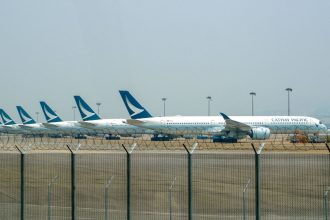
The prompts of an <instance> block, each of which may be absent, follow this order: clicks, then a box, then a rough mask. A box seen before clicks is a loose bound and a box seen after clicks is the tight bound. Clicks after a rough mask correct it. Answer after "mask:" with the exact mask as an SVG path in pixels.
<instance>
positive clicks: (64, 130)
mask: <svg viewBox="0 0 330 220" xmlns="http://www.w3.org/2000/svg"><path fill="white" fill-rule="evenodd" d="M40 106H41V109H42V111H43V113H44V115H45V118H46V121H47V123H42V125H43V126H45V127H46V128H48V129H51V130H54V131H56V132H57V134H59V135H72V136H74V137H75V138H86V137H85V135H94V134H95V132H94V131H92V130H90V129H86V128H84V127H82V126H80V123H79V122H77V121H63V120H62V119H61V118H60V117H59V116H58V115H57V114H56V113H55V111H54V110H53V109H52V108H51V107H49V105H48V104H47V103H46V102H44V101H40Z"/></svg>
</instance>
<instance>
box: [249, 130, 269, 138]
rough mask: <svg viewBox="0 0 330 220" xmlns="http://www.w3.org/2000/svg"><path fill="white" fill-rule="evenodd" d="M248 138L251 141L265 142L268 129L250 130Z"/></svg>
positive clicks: (267, 136)
mask: <svg viewBox="0 0 330 220" xmlns="http://www.w3.org/2000/svg"><path fill="white" fill-rule="evenodd" d="M249 136H250V137H251V138H252V139H253V140H265V139H268V138H269V137H270V130H269V128H265V127H258V128H252V129H251V131H250V133H249Z"/></svg>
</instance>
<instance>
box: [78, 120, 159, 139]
mask: <svg viewBox="0 0 330 220" xmlns="http://www.w3.org/2000/svg"><path fill="white" fill-rule="evenodd" d="M79 123H80V124H81V126H82V127H84V128H87V129H91V130H95V131H97V132H99V133H103V134H113V135H133V134H154V133H155V132H154V131H153V130H150V129H146V128H141V127H137V126H133V125H130V124H127V123H126V119H99V120H90V121H82V122H79Z"/></svg>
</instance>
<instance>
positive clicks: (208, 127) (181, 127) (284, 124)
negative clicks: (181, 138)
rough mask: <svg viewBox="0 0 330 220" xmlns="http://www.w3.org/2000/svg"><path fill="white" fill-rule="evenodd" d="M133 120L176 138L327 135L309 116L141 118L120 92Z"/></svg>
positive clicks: (138, 108) (135, 104)
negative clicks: (289, 134)
mask: <svg viewBox="0 0 330 220" xmlns="http://www.w3.org/2000/svg"><path fill="white" fill-rule="evenodd" d="M120 94H121V96H122V98H123V100H124V103H125V105H126V108H127V110H128V112H129V114H130V115H131V118H132V119H127V123H128V124H131V125H135V126H139V127H142V128H148V129H153V130H155V131H157V132H162V133H165V134H172V135H185V134H187V135H213V136H214V141H234V142H235V141H237V140H238V139H242V138H245V137H246V136H247V135H248V136H250V137H251V138H252V139H254V140H264V139H268V138H269V137H270V134H271V133H295V132H296V131H298V130H299V131H303V132H305V133H309V134H315V133H319V132H325V131H326V129H327V128H326V126H325V125H324V124H322V123H321V122H320V121H319V120H318V119H316V118H312V117H305V116H232V117H230V118H229V117H228V116H227V115H225V114H223V113H220V114H221V116H170V117H146V118H137V117H138V116H139V114H144V112H147V110H146V109H145V108H144V107H142V106H141V105H140V104H139V103H138V102H137V101H136V99H134V97H133V96H132V95H131V94H130V93H129V92H128V91H120Z"/></svg>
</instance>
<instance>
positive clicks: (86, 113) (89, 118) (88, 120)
mask: <svg viewBox="0 0 330 220" xmlns="http://www.w3.org/2000/svg"><path fill="white" fill-rule="evenodd" d="M74 99H75V101H76V103H77V106H78V109H79V112H80V115H81V118H82V119H83V121H82V122H79V123H80V125H81V126H82V127H85V128H88V129H93V130H97V131H99V132H100V133H103V134H106V135H109V136H108V137H107V139H118V137H117V136H116V135H137V134H138V135H141V134H145V133H153V131H151V130H148V129H144V128H140V127H136V126H133V125H129V124H127V123H126V119H101V118H100V116H99V115H98V114H96V113H95V112H94V111H93V109H92V108H91V107H90V106H89V105H88V104H87V103H86V102H85V101H84V100H83V99H82V98H81V97H80V96H74Z"/></svg>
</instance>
